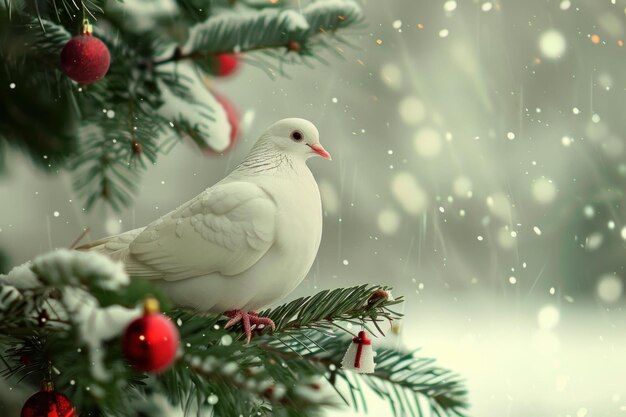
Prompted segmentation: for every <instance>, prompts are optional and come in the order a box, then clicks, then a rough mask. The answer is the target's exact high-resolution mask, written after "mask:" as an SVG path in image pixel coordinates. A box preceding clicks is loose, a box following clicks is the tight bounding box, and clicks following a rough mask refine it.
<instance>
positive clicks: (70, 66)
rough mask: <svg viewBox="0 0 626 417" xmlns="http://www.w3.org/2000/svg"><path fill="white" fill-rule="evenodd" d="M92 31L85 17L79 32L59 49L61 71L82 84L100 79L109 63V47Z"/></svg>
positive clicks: (107, 68)
mask: <svg viewBox="0 0 626 417" xmlns="http://www.w3.org/2000/svg"><path fill="white" fill-rule="evenodd" d="M92 32H93V28H92V26H91V24H89V21H88V20H86V19H85V20H84V21H83V29H82V31H81V34H80V35H77V36H74V37H73V38H72V39H70V40H69V41H68V42H67V43H66V44H65V46H64V47H63V50H62V51H61V68H62V69H63V72H64V73H65V75H67V76H68V77H70V78H71V79H72V80H74V81H76V82H77V83H79V84H83V85H87V84H92V83H95V82H96V81H99V80H101V79H102V78H103V77H104V76H105V75H106V73H107V71H108V70H109V65H110V64H111V54H110V53H109V48H107V46H106V45H105V44H104V42H102V41H101V40H100V39H98V38H96V37H95V36H93V35H92Z"/></svg>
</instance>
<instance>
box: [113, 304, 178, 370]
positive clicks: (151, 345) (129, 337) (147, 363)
mask: <svg viewBox="0 0 626 417" xmlns="http://www.w3.org/2000/svg"><path fill="white" fill-rule="evenodd" d="M144 307H145V312H146V313H145V315H144V316H143V317H139V318H138V319H135V320H134V321H132V322H131V323H130V324H129V325H128V327H127V328H126V331H125V332H124V336H123V338H122V350H123V352H124V355H125V356H126V359H127V360H128V362H130V364H131V365H133V366H134V367H135V368H137V369H138V370H140V371H143V372H161V371H164V370H166V369H167V368H168V367H169V366H170V365H171V364H172V363H173V362H174V360H175V359H176V352H177V351H178V344H179V342H180V341H179V336H178V329H177V328H176V326H175V325H174V323H172V321H171V320H170V319H169V318H167V317H166V316H164V315H163V314H161V313H159V312H158V303H157V301H156V300H154V299H149V300H147V301H146V304H145V306H144Z"/></svg>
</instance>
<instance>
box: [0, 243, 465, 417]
mask: <svg viewBox="0 0 626 417" xmlns="http://www.w3.org/2000/svg"><path fill="white" fill-rule="evenodd" d="M120 268H121V266H120V265H116V264H113V263H112V262H110V261H109V260H108V259H107V258H104V257H103V256H101V255H98V254H94V253H82V252H74V251H67V250H61V251H56V252H53V253H51V254H48V255H44V256H42V257H39V258H37V259H35V260H34V261H33V263H32V264H31V265H30V266H28V267H23V268H22V269H21V270H19V271H17V272H15V273H13V274H11V275H9V276H8V277H6V278H3V279H2V280H0V282H2V285H1V286H0V351H2V352H5V353H4V354H3V355H2V361H3V363H4V364H5V370H4V376H5V377H7V378H11V379H12V380H14V381H15V380H21V379H24V378H26V380H28V381H30V382H31V383H33V384H35V385H36V384H37V383H38V382H39V381H41V379H42V378H46V377H47V376H48V375H49V374H51V375H52V378H53V379H54V382H55V384H56V387H57V389H58V390H60V391H62V392H64V393H66V394H67V395H69V396H70V398H71V399H72V401H73V402H74V403H75V405H76V406H77V407H78V409H79V411H80V412H81V415H91V416H116V417H125V416H127V417H139V416H140V415H145V412H146V411H145V409H144V408H142V407H144V406H145V403H146V401H147V402H148V403H150V404H152V407H155V404H156V402H155V400H154V399H152V400H151V398H153V397H154V395H161V396H163V398H167V399H168V401H169V402H170V403H171V404H173V406H174V407H176V408H179V409H181V410H183V411H184V413H185V415H190V416H191V415H196V414H197V413H198V410H201V409H204V408H207V407H212V409H213V412H214V415H215V416H232V415H239V414H242V415H254V414H256V415H260V416H303V417H304V416H311V415H317V414H318V413H319V412H320V410H322V409H323V408H324V407H338V406H341V402H342V401H343V402H345V403H346V404H349V405H352V406H353V407H355V408H357V409H361V408H366V400H365V398H366V397H365V391H364V390H365V387H369V389H370V390H371V391H373V392H374V393H375V394H377V395H378V396H380V397H381V398H384V399H385V400H387V401H388V402H389V404H390V406H391V408H392V410H393V413H394V415H395V416H398V417H399V416H406V415H412V416H421V415H425V414H427V413H428V412H432V413H435V415H439V416H454V415H457V416H464V415H465V408H466V392H465V389H464V387H463V385H462V383H461V381H460V380H459V378H458V377H457V376H456V375H454V374H453V373H451V372H450V371H448V370H445V369H442V368H440V367H437V366H435V365H434V363H433V362H434V360H432V359H425V358H420V357H418V356H416V354H415V352H404V351H401V350H397V349H395V348H391V347H386V346H383V345H382V343H383V342H382V341H378V340H376V341H375V345H378V344H380V346H376V351H377V353H378V354H377V356H376V362H377V367H376V371H375V373H373V374H369V375H359V374H353V373H352V372H350V371H346V370H344V369H342V368H341V359H342V357H343V354H344V352H345V350H346V348H347V347H348V345H349V344H350V343H351V336H350V335H348V334H347V331H346V330H345V328H346V327H350V326H351V325H352V324H354V327H357V328H358V327H360V326H368V325H370V326H371V325H373V324H374V328H376V327H381V325H382V324H383V323H384V322H391V321H392V320H395V319H398V318H399V317H400V315H399V314H398V313H396V312H394V311H393V307H394V306H396V305H398V304H399V303H401V302H402V300H401V299H396V300H394V299H391V298H389V297H388V294H389V289H388V288H379V287H374V286H368V285H363V286H359V287H353V288H345V289H336V290H325V291H322V292H320V293H318V294H316V295H314V296H311V297H304V298H300V299H297V300H294V301H293V302H290V303H287V304H285V305H282V306H279V307H277V308H275V309H270V310H266V311H265V312H263V313H261V314H262V315H264V316H267V317H270V318H272V319H273V320H274V322H275V323H276V325H277V328H276V331H275V332H272V333H270V332H267V331H266V329H260V330H257V331H256V335H255V337H254V338H253V339H252V343H250V344H246V342H245V338H243V337H242V335H241V329H240V328H235V329H229V330H225V329H224V325H225V324H226V320H227V319H226V318H224V317H222V316H219V315H199V314H196V313H192V312H189V311H184V310H179V309H166V314H168V315H169V316H170V317H171V319H172V320H173V321H174V322H175V323H177V324H178V328H179V332H180V337H181V349H182V352H181V354H180V357H179V359H178V360H177V362H176V363H175V364H174V365H173V366H172V367H171V368H170V369H169V370H168V371H166V372H164V373H162V374H159V375H156V376H147V375H145V374H143V373H140V372H138V371H136V370H135V369H134V368H132V367H131V366H129V364H127V363H126V361H125V360H124V358H123V354H122V351H121V347H120V336H121V332H122V329H123V328H124V325H122V326H120V323H122V324H124V323H126V322H127V321H125V322H124V321H122V322H120V320H119V315H120V314H122V315H126V316H127V319H126V320H129V319H132V318H133V317H136V315H137V310H129V309H127V308H125V307H131V306H134V305H136V304H138V303H139V302H140V300H142V299H143V297H145V294H147V293H152V294H157V291H155V289H154V288H151V287H150V284H149V283H147V282H146V281H139V282H141V284H136V283H135V281H134V280H131V281H130V282H129V281H128V277H127V276H126V275H125V274H124V273H123V271H122V270H121V269H120ZM115 300H117V303H116V301H115ZM111 329H117V330H115V331H112V330H111ZM373 334H374V333H373ZM25 358H26V360H25ZM326 381H327V382H326ZM142 399H145V400H143V404H144V405H141V404H142ZM141 410H144V411H141ZM140 411H141V412H140ZM142 413H144V414H142ZM155 415H156V414H155Z"/></svg>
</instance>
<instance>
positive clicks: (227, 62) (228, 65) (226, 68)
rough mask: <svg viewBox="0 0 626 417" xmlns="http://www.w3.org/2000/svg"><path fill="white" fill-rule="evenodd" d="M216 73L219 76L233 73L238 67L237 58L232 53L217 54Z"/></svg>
mask: <svg viewBox="0 0 626 417" xmlns="http://www.w3.org/2000/svg"><path fill="white" fill-rule="evenodd" d="M216 59H217V68H216V73H217V75H218V76H220V77H226V76H229V75H231V74H233V73H234V72H235V71H237V68H239V60H238V59H237V56H236V55H234V54H220V55H218V56H217V58H216Z"/></svg>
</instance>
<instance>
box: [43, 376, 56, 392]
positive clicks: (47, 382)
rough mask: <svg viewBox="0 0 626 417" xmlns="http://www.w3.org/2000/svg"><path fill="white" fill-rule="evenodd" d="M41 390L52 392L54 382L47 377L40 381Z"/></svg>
mask: <svg viewBox="0 0 626 417" xmlns="http://www.w3.org/2000/svg"><path fill="white" fill-rule="evenodd" d="M41 390H42V391H44V392H52V391H54V383H53V382H52V381H50V380H49V379H45V380H43V381H41Z"/></svg>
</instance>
